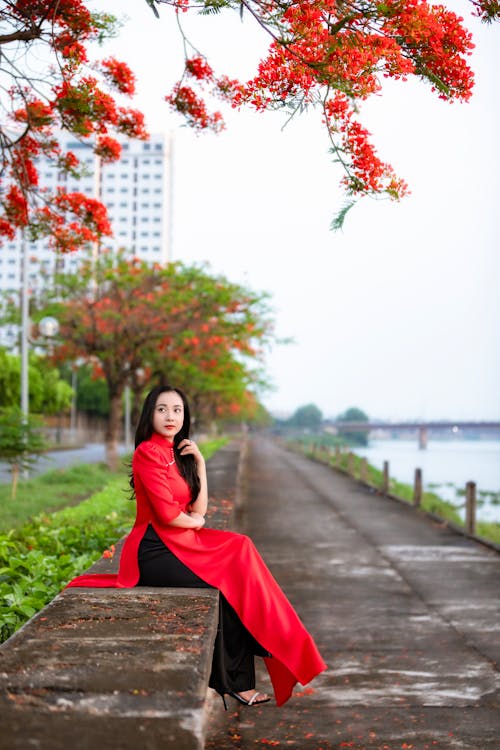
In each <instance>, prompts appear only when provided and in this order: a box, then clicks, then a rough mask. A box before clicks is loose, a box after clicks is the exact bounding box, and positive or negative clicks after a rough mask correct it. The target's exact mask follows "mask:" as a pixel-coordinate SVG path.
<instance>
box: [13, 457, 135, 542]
mask: <svg viewBox="0 0 500 750" xmlns="http://www.w3.org/2000/svg"><path fill="white" fill-rule="evenodd" d="M124 460H125V459H124ZM125 472H126V469H125V464H124V465H123V468H122V469H120V470H119V471H118V472H116V473H113V472H111V471H109V469H108V468H107V467H106V465H105V464H102V463H97V464H78V465H76V466H71V467H68V468H65V469H51V470H50V471H47V472H45V473H44V474H40V475H39V476H36V477H32V478H31V479H27V480H24V481H20V482H19V485H18V489H17V497H16V499H15V500H12V498H11V496H10V493H11V487H10V484H1V485H0V507H1V508H2V515H1V517H0V531H7V530H8V529H12V528H15V527H17V526H20V525H21V524H23V523H26V522H27V521H29V519H30V518H33V517H34V516H36V515H38V514H39V513H42V512H43V513H51V512H53V511H56V510H59V509H60V508H64V507H66V506H68V505H75V504H77V503H80V502H81V501H82V500H85V499H86V498H88V497H90V496H91V495H92V494H94V493H95V492H98V491H99V490H101V489H102V488H103V487H105V486H106V485H107V484H108V482H110V481H111V480H113V479H118V478H119V477H123V476H124V473H125Z"/></svg>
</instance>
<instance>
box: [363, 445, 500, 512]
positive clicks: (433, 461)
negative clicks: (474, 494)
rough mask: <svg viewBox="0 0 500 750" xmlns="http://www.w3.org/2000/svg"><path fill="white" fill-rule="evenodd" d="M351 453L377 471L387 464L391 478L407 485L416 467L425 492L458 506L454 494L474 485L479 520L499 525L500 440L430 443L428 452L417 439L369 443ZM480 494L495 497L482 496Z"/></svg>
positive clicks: (459, 501)
mask: <svg viewBox="0 0 500 750" xmlns="http://www.w3.org/2000/svg"><path fill="white" fill-rule="evenodd" d="M354 451H355V453H357V454H358V455H359V456H366V458H367V459H368V461H369V463H371V464H373V466H376V467H377V468H378V469H382V467H383V463H384V461H389V471H390V474H391V477H393V478H394V479H397V480H398V481H400V482H405V483H406V484H410V485H413V479H414V475H415V469H416V468H417V467H419V468H420V469H422V478H423V483H424V489H426V490H432V491H433V492H435V493H436V494H438V495H439V496H440V497H442V498H443V499H444V500H448V501H450V502H452V503H453V504H454V505H457V506H461V505H462V504H463V502H464V501H463V497H460V496H458V495H457V492H456V490H457V489H461V490H463V489H464V488H465V483H466V482H467V481H469V480H471V481H473V482H476V484H477V490H478V500H479V503H478V514H477V515H478V519H480V520H481V521H497V522H500V440H446V441H444V440H429V443H428V447H427V450H419V448H418V444H417V440H416V438H415V439H414V440H371V441H370V445H369V446H368V447H367V448H355V449H354ZM429 485H431V486H429ZM436 485H437V486H436ZM481 492H491V493H494V494H495V495H496V497H488V496H485V495H483V496H482V495H481V494H480V493H481ZM462 515H463V513H462Z"/></svg>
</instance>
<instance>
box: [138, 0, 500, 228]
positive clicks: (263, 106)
mask: <svg viewBox="0 0 500 750" xmlns="http://www.w3.org/2000/svg"><path fill="white" fill-rule="evenodd" d="M147 2H148V4H149V5H150V6H151V7H152V8H153V10H154V11H155V13H156V14H157V15H158V11H157V9H156V7H155V5H163V4H165V5H170V6H172V7H173V9H174V11H175V13H176V14H177V16H178V19H182V15H183V14H185V13H190V12H195V13H200V12H201V13H218V12H221V11H223V10H229V11H233V12H234V11H237V12H239V13H240V14H241V16H242V18H244V17H245V16H247V17H248V18H250V19H252V20H253V21H256V22H257V23H258V24H259V26H260V27H261V28H262V30H263V32H264V33H267V34H268V36H269V39H270V46H269V50H268V54H267V56H266V57H265V58H264V59H262V60H261V61H260V62H259V63H258V67H257V71H256V74H255V76H254V77H253V78H251V79H250V80H248V81H238V80H234V79H231V78H229V77H228V76H227V75H224V74H217V73H216V72H215V71H214V70H213V69H212V67H211V65H210V64H209V62H208V60H207V59H206V58H205V57H204V56H203V55H202V54H201V53H200V52H199V51H198V47H199V46H202V44H201V45H199V44H198V43H197V45H196V47H194V46H191V45H190V41H189V40H188V39H186V38H185V49H186V51H187V53H186V59H185V65H184V72H183V75H182V77H181V79H180V80H179V81H178V82H177V83H176V85H175V86H174V88H173V90H172V91H171V93H170V94H169V95H168V96H167V97H166V98H167V101H168V102H169V104H170V105H171V106H172V108H174V109H175V110H177V111H178V112H179V113H180V114H181V115H183V116H184V118H185V119H186V121H187V122H188V124H189V125H191V126H192V127H194V128H195V129H197V130H200V131H201V130H206V129H212V130H215V131H219V130H220V129H221V128H223V127H224V123H223V118H222V114H221V112H219V111H214V112H209V110H208V108H207V103H206V99H207V96H216V97H218V98H219V99H222V100H223V101H225V102H228V103H229V104H230V105H231V106H232V107H236V108H239V107H241V106H243V105H249V106H251V107H253V108H254V109H255V110H257V111H265V110H283V111H284V112H285V113H286V115H287V117H292V116H294V115H295V114H296V113H298V112H299V113H300V112H302V111H304V110H305V109H307V108H311V107H316V108H318V109H319V110H320V112H321V116H322V120H323V123H324V125H325V128H326V132H327V134H328V138H329V141H330V144H331V152H332V153H333V155H334V160H335V161H337V162H339V163H340V165H341V166H342V168H343V171H344V176H343V178H342V183H343V185H344V188H345V191H346V194H347V202H346V205H345V207H344V208H343V210H342V211H340V212H339V214H338V215H337V218H336V220H335V222H334V227H338V226H341V224H342V221H343V218H344V216H345V213H346V211H347V210H348V209H349V208H350V207H351V206H352V205H353V204H354V202H355V200H356V199H357V198H359V197H362V196H364V195H370V196H375V197H378V196H386V197H390V198H392V199H396V200H397V199H400V198H401V197H403V196H404V195H405V194H406V193H407V191H408V187H407V185H406V183H405V181H404V180H402V179H400V178H399V177H398V176H397V175H396V174H395V172H394V171H393V169H392V167H391V166H390V165H389V164H387V163H384V162H383V161H382V160H381V159H380V158H379V157H378V156H377V153H376V150H375V148H374V146H373V144H372V143H371V142H370V139H369V136H370V134H369V132H368V131H367V130H366V128H365V127H364V126H363V125H362V123H361V122H360V119H359V116H358V110H359V104H360V103H361V102H363V101H364V100H366V99H367V98H368V97H369V96H371V95H373V94H376V93H378V92H380V90H381V80H382V79H383V78H392V79H398V80H402V81H405V80H407V79H409V78H410V77H411V76H413V77H417V78H419V79H420V80H422V81H424V82H426V83H428V84H430V86H431V87H432V90H433V91H435V92H436V93H437V95H438V96H439V97H440V98H441V99H445V100H448V101H453V100H458V101H467V100H468V99H469V98H470V96H471V93H472V88H473V74H472V71H471V69H470V67H469V65H468V64H467V57H468V56H469V55H470V54H471V50H472V49H473V46H474V45H473V42H472V36H471V33H470V32H469V31H468V30H467V28H466V27H465V25H464V23H463V19H462V18H461V17H459V16H457V14H456V13H454V12H452V11H451V10H449V9H447V8H446V7H445V5H444V4H442V3H441V4H435V5H434V4H431V3H430V2H427V0H383V1H381V2H372V0H298V2H283V1H282V0H147ZM471 3H472V8H471V10H472V12H473V13H474V14H475V15H477V16H479V17H481V18H482V19H483V20H484V21H486V22H491V21H493V20H498V19H499V18H500V5H499V2H498V0H471ZM179 25H180V21H179ZM180 27H181V26H180ZM181 28H182V27H181Z"/></svg>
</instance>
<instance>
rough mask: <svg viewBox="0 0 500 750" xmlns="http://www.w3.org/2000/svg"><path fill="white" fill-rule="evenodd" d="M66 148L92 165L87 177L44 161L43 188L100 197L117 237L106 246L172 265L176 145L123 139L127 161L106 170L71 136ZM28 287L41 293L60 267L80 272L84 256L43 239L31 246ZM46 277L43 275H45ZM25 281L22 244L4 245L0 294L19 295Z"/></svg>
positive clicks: (160, 139)
mask: <svg viewBox="0 0 500 750" xmlns="http://www.w3.org/2000/svg"><path fill="white" fill-rule="evenodd" d="M60 139H61V145H62V146H63V148H64V149H65V150H66V149H69V150H70V151H73V152H74V153H75V155H76V156H77V157H78V159H79V160H80V162H81V163H82V164H85V167H86V173H87V174H86V176H85V177H82V178H81V179H77V178H75V177H71V176H70V175H64V176H63V178H62V179H61V175H60V174H59V173H58V171H57V170H56V169H55V168H54V167H53V166H52V165H51V164H50V163H49V162H48V160H47V161H44V159H43V158H42V159H40V160H39V162H38V168H39V172H40V185H41V186H42V187H48V188H51V189H55V187H56V186H57V185H62V186H64V188H65V189H66V190H67V191H68V192H72V191H75V192H76V191H78V192H81V193H85V194H86V195H88V196H91V197H98V198H99V200H101V201H102V202H103V203H104V204H105V205H106V207H107V209H108V215H109V218H110V221H111V225H112V228H113V237H104V238H103V240H102V247H106V248H111V249H114V250H117V249H119V248H124V249H125V250H126V251H130V254H131V255H134V256H137V257H139V258H141V259H143V260H146V261H148V262H151V263H154V262H159V263H166V262H167V261H168V259H169V245H170V233H171V226H170V215H171V212H170V208H169V207H170V205H171V194H170V184H171V141H169V139H168V138H167V137H165V136H164V135H152V136H151V138H150V140H149V141H138V140H129V139H118V140H119V141H120V143H121V146H122V153H121V157H120V159H119V160H118V161H116V162H113V163H112V164H105V165H103V166H100V164H99V161H98V160H97V159H96V158H95V156H94V154H93V153H92V150H91V148H90V147H89V146H88V144H85V143H81V142H79V141H77V140H76V139H75V138H74V137H72V136H70V135H69V134H66V133H64V134H61V137H60ZM28 256H29V270H28V284H29V286H30V287H31V288H32V289H36V288H37V287H38V286H39V285H40V284H42V283H46V282H45V281H44V278H47V276H45V274H48V278H49V279H50V277H51V272H52V271H53V270H54V269H55V268H56V264H57V267H58V268H59V270H61V271H71V270H76V269H77V268H78V263H79V261H80V257H81V254H80V253H78V252H76V253H69V254H65V255H62V254H59V253H56V252H54V250H51V249H49V248H48V246H47V241H43V240H40V241H38V242H34V243H30V244H29V246H28ZM42 270H43V271H44V272H45V273H44V274H42V273H41V271H42ZM21 283H22V252H21V241H20V239H18V238H16V239H15V240H14V241H12V242H9V241H4V242H3V245H2V247H1V248H0V290H9V291H12V292H17V291H18V290H19V289H20V286H21Z"/></svg>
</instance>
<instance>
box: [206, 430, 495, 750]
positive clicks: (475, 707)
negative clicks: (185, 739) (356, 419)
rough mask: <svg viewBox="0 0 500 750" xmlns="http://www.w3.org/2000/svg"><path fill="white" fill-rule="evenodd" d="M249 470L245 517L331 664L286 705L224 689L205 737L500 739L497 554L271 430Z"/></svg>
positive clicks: (442, 742)
mask: <svg viewBox="0 0 500 750" xmlns="http://www.w3.org/2000/svg"><path fill="white" fill-rule="evenodd" d="M247 483H248V495H247V501H246V509H245V512H244V517H243V519H242V521H243V523H242V530H244V531H246V532H247V533H249V534H250V535H251V536H252V538H253V539H254V541H255V543H256V544H257V546H258V548H259V549H260V551H261V552H262V554H263V556H264V559H265V560H266V561H267V563H268V565H269V566H270V568H271V569H272V571H273V573H274V574H275V576H276V578H277V579H278V581H279V582H280V584H281V585H282V586H283V588H284V589H285V591H286V593H287V595H288V596H289V597H290V599H291V601H292V602H293V604H294V606H295V607H296V608H297V610H298V612H299V614H300V616H301V617H302V619H303V620H304V622H305V624H306V626H307V627H308V628H309V629H310V630H311V632H312V633H313V635H314V637H315V639H316V642H317V644H318V646H319V648H320V650H321V652H322V654H323V657H324V658H325V660H326V662H327V663H328V664H329V666H330V668H329V670H328V671H327V672H325V673H324V674H323V675H321V676H320V677H318V678H317V679H316V680H315V681H314V682H313V683H311V685H309V686H307V687H306V688H301V687H300V686H298V690H297V693H296V696H295V697H294V698H293V699H292V700H290V701H289V702H288V703H287V704H286V705H285V706H284V707H283V708H280V709H278V708H276V707H275V706H274V704H267V705H265V706H262V707H261V708H255V707H254V708H250V709H249V708H245V707H241V708H240V707H238V705H237V704H235V702H234V701H232V699H229V700H230V701H231V706H230V710H229V711H228V712H227V713H225V712H224V711H223V710H222V704H220V705H219V701H215V700H214V702H213V705H212V710H211V722H210V732H209V736H208V739H207V744H206V750H250V748H252V749H253V748H264V747H279V748H296V749H298V750H320V749H322V750H337V749H339V750H340V748H353V749H354V750H363V749H365V748H366V750H368V749H370V750H371V749H377V750H428V749H429V750H435V749H436V748H438V749H441V748H442V749H446V750H448V748H450V749H451V748H454V749H456V750H458V749H460V750H500V691H499V689H500V674H499V668H498V665H499V664H500V596H499V594H500V555H499V554H497V553H496V552H494V551H492V550H489V549H487V548H486V547H483V546H481V545H479V544H476V543H474V542H471V541H469V540H467V539H465V538H464V537H461V536H459V535H456V534H454V533H452V532H451V531H450V530H449V529H447V528H446V527H445V526H443V525H440V524H437V523H435V522H433V521H431V520H428V519H427V518H425V517H424V516H422V515H420V514H418V513H417V512H415V511H413V510H412V509H411V508H409V507H405V506H404V505H402V504H400V503H397V502H396V501H393V500H389V499H387V498H384V497H381V496H378V495H377V494H376V493H374V492H373V491H370V490H368V489H366V488H364V487H362V486H361V485H360V484H358V483H356V482H355V481H353V480H351V479H349V478H347V477H345V476H343V475H341V474H337V473H336V472H334V471H333V470H331V469H329V468H328V467H326V466H322V465H320V464H318V463H315V462H313V461H310V460H308V459H306V458H304V457H302V456H297V455H295V454H292V453H289V452H287V451H285V450H283V449H282V448H280V447H278V446H277V445H275V444H274V443H272V442H270V441H266V440H259V439H256V440H254V444H253V446H252V448H251V451H250V459H249V465H248V475H247ZM269 627H272V623H269ZM259 687H263V688H266V687H268V683H267V682H266V677H265V676H264V672H263V671H262V672H261V673H260V678H259Z"/></svg>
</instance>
